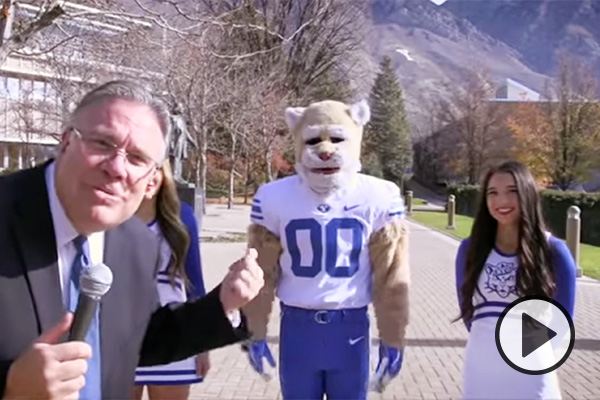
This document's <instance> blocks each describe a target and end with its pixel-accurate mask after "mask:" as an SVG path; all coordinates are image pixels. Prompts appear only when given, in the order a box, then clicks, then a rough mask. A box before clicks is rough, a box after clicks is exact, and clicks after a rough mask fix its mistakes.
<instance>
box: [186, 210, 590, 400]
mask: <svg viewBox="0 0 600 400" xmlns="http://www.w3.org/2000/svg"><path fill="white" fill-rule="evenodd" d="M248 215H249V209H248V208H247V207H243V206H236V207H235V208H234V209H233V210H227V209H226V207H225V206H223V205H213V206H209V209H208V215H207V216H205V218H204V220H203V221H202V225H203V226H202V228H203V236H204V237H214V236H219V235H223V234H224V232H227V231H233V232H244V230H245V225H246V221H248ZM410 231H411V239H410V257H411V268H412V270H411V273H412V282H413V284H412V298H411V301H412V308H411V317H412V318H411V324H410V327H409V331H408V348H407V350H406V360H405V364H404V367H403V369H402V372H401V374H400V377H399V378H397V379H396V380H395V381H393V382H392V384H390V386H388V389H387V390H386V392H385V393H384V394H383V395H379V394H376V393H372V394H371V395H370V396H369V399H457V398H460V393H461V379H462V378H461V368H462V355H463V351H464V346H465V340H466V331H465V329H464V328H463V326H462V324H460V323H454V324H452V323H451V322H450V321H451V320H452V319H453V318H454V317H455V316H456V315H457V313H458V308H457V305H456V298H455V291H454V286H453V283H454V256H455V254H456V250H457V247H458V242H457V241H456V240H454V239H452V238H450V237H448V236H446V235H444V234H441V233H438V232H435V231H432V230H430V229H428V228H425V227H423V226H421V225H417V224H414V223H411V225H410ZM244 249H245V244H244V243H239V242H238V243H234V242H230V243H219V242H211V243H203V244H202V258H203V263H204V274H205V280H206V284H207V288H212V287H214V286H215V285H217V284H218V282H219V281H220V280H221V279H222V277H223V276H224V274H225V272H226V270H227V268H228V266H229V265H230V264H231V263H232V262H233V261H234V260H235V259H236V258H238V257H241V256H242V255H243V253H244ZM599 305H600V283H599V282H596V281H592V280H589V279H585V280H581V281H579V282H578V286H577V304H576V315H575V329H576V336H577V340H576V344H575V349H574V351H573V352H572V353H571V357H570V358H569V359H568V360H567V361H566V362H565V363H564V364H563V366H562V367H561V368H560V369H559V377H560V379H561V385H562V390H563V394H564V397H565V398H569V399H578V400H579V399H598V398H600V379H599V377H600V306H599ZM278 322H279V320H278V310H277V309H275V311H274V313H273V318H272V320H271V323H270V325H269V332H268V334H269V340H270V341H271V346H272V350H273V351H274V353H275V354H274V355H275V357H276V358H277V356H276V353H277V351H278V346H277V344H276V343H277V337H278V332H277V327H278ZM373 325H374V324H373ZM376 335H377V333H376V331H375V330H374V329H373V336H374V337H375V338H376V337H377V336H376ZM373 342H375V341H374V340H373ZM376 351H377V348H376V347H375V346H373V348H372V357H371V359H372V365H373V367H374V364H375V363H376V361H377V360H376V354H377V353H376ZM211 361H212V369H211V371H210V374H209V376H208V377H207V378H206V380H205V382H204V383H202V384H198V385H195V386H194V387H193V389H192V399H280V398H281V395H280V392H279V384H278V381H277V377H276V371H273V374H274V379H273V380H271V381H270V382H268V383H267V382H264V381H263V380H262V379H261V378H260V377H258V376H257V375H256V374H255V373H254V372H253V371H252V370H251V368H250V366H249V365H248V362H247V360H246V356H245V353H242V352H241V350H240V349H239V347H238V346H231V347H228V348H224V349H219V350H215V351H213V352H211Z"/></svg>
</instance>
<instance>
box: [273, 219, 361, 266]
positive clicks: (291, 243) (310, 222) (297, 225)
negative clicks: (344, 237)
mask: <svg viewBox="0 0 600 400" xmlns="http://www.w3.org/2000/svg"><path fill="white" fill-rule="evenodd" d="M340 229H351V230H352V249H351V250H350V257H349V258H350V265H349V266H337V265H336V263H337V256H338V231H339V230H340ZM299 230H308V231H309V234H310V244H311V247H312V252H313V259H312V263H311V265H310V266H303V265H301V264H300V263H301V252H300V248H299V247H298V236H297V232H298V231H299ZM362 233H363V225H362V224H361V223H360V221H358V220H356V219H354V218H334V219H332V220H331V221H329V223H327V225H325V270H326V271H327V273H328V274H329V275H330V276H332V277H336V278H347V277H351V276H352V275H354V274H355V273H356V271H358V264H359V258H360V252H361V250H362V247H363V235H362ZM285 235H286V240H287V245H288V249H289V253H290V257H291V259H292V272H293V273H294V275H296V276H301V277H306V278H313V277H315V276H317V275H318V274H319V272H320V271H321V269H322V268H323V266H322V259H323V231H322V228H321V224H319V222H318V221H317V220H316V219H314V218H305V219H294V220H292V221H290V222H289V224H288V225H287V226H286V227H285Z"/></svg>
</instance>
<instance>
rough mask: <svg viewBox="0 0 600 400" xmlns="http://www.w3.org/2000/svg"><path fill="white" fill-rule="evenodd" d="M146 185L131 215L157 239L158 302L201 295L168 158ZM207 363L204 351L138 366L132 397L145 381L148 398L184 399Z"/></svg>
mask: <svg viewBox="0 0 600 400" xmlns="http://www.w3.org/2000/svg"><path fill="white" fill-rule="evenodd" d="M151 185H152V188H153V190H152V191H150V192H149V193H148V195H147V198H145V199H144V201H143V202H142V204H141V206H140V208H139V209H138V211H137V216H138V217H140V218H141V219H142V220H143V221H144V222H146V224H148V227H149V228H150V229H151V230H152V231H153V232H154V233H155V234H156V235H157V237H158V238H159V240H160V243H161V246H160V249H161V260H162V261H163V265H162V266H161V267H160V269H159V271H158V279H157V286H158V294H159V298H160V302H161V305H166V304H168V303H173V302H174V303H180V302H185V301H186V300H187V299H193V298H197V297H201V296H204V295H205V289H204V281H203V279H202V271H201V266H200V248H199V247H200V246H199V244H198V226H197V223H196V217H195V215H194V211H193V210H192V208H191V207H190V206H188V205H187V204H185V203H182V202H181V201H180V200H179V197H178V196H177V189H176V186H175V181H174V179H173V174H172V172H171V168H170V166H169V163H168V162H166V163H165V164H163V166H162V167H161V168H160V169H159V170H158V171H157V172H156V174H155V176H154V178H153V179H152V181H151ZM209 368H210V362H209V358H208V353H203V354H200V355H198V356H197V357H193V358H188V359H186V360H181V361H177V362H174V363H171V364H167V365H157V366H153V367H138V368H137V370H136V376H135V388H134V396H133V397H134V399H138V400H140V399H141V398H142V396H143V390H144V386H146V387H147V388H148V397H149V398H150V400H157V399H169V400H187V399H188V398H189V395H190V385H191V384H193V383H198V382H201V381H202V379H203V377H204V376H205V375H206V373H207V372H208V370H209Z"/></svg>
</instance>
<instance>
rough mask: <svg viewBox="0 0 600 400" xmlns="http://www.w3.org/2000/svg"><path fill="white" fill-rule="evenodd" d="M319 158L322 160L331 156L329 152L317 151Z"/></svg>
mask: <svg viewBox="0 0 600 400" xmlns="http://www.w3.org/2000/svg"><path fill="white" fill-rule="evenodd" d="M319 158H320V159H321V160H323V161H327V160H329V159H330V158H331V153H319Z"/></svg>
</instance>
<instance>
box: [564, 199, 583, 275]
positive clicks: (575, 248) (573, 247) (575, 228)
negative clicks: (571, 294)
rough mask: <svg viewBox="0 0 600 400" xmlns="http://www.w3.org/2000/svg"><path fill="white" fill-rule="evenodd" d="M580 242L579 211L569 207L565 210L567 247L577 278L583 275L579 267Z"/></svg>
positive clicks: (575, 207) (576, 208)
mask: <svg viewBox="0 0 600 400" xmlns="http://www.w3.org/2000/svg"><path fill="white" fill-rule="evenodd" d="M580 242H581V210H580V209H579V207H577V206H571V207H569V209H568V210H567V246H568V247H569V250H570V251H571V254H572V255H573V260H575V267H576V268H577V276H578V277H581V276H582V275H583V270H582V269H581V267H580V266H579V249H580V246H581V244H580Z"/></svg>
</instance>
